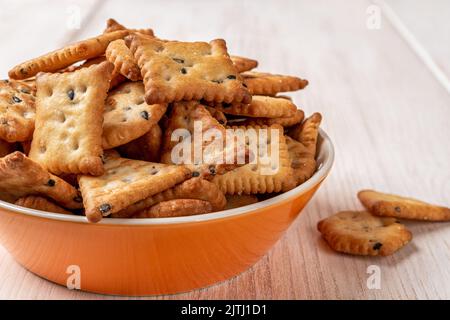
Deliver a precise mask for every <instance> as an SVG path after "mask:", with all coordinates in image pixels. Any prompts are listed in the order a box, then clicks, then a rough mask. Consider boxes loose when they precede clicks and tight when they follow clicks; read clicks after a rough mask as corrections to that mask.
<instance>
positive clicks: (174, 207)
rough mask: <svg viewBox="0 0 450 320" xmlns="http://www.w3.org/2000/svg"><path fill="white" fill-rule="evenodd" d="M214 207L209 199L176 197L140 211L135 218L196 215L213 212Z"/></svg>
mask: <svg viewBox="0 0 450 320" xmlns="http://www.w3.org/2000/svg"><path fill="white" fill-rule="evenodd" d="M211 210H212V207H211V204H210V203H209V202H208V201H203V200H197V199H176V200H169V201H163V202H160V203H158V204H155V205H154V206H153V207H151V208H148V209H146V210H144V211H141V212H138V213H137V214H136V215H135V216H133V218H169V217H183V216H194V215H197V214H204V213H208V212H211Z"/></svg>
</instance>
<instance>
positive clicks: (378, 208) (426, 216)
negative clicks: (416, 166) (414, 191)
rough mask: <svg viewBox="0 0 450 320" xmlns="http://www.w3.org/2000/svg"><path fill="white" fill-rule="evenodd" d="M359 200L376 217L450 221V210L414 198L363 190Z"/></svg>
mask: <svg viewBox="0 0 450 320" xmlns="http://www.w3.org/2000/svg"><path fill="white" fill-rule="evenodd" d="M358 198H359V200H360V201H361V203H362V204H363V205H364V207H366V209H367V210H369V211H370V212H371V213H372V214H374V215H376V216H381V217H394V218H398V219H412V220H427V221H449V220H450V208H447V207H441V206H436V205H432V204H429V203H426V202H423V201H420V200H416V199H413V198H406V197H401V196H397V195H393V194H387V193H381V192H378V191H374V190H362V191H360V192H358Z"/></svg>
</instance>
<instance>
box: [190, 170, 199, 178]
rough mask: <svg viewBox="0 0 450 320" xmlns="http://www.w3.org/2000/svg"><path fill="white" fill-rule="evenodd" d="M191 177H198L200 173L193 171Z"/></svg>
mask: <svg viewBox="0 0 450 320" xmlns="http://www.w3.org/2000/svg"><path fill="white" fill-rule="evenodd" d="M192 176H193V177H199V176H200V172H198V171H194V172H192Z"/></svg>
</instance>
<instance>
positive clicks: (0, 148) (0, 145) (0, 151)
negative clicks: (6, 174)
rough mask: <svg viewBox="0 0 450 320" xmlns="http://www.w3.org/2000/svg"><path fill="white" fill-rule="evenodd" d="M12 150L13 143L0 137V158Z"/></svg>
mask: <svg viewBox="0 0 450 320" xmlns="http://www.w3.org/2000/svg"><path fill="white" fill-rule="evenodd" d="M13 151H14V144H11V143H9V142H6V141H3V140H1V139H0V158H1V157H4V156H6V155H7V154H10V153H11V152H13Z"/></svg>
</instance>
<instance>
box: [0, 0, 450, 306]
mask: <svg viewBox="0 0 450 320" xmlns="http://www.w3.org/2000/svg"><path fill="white" fill-rule="evenodd" d="M47 2H48V1H38V3H39V4H36V7H34V8H35V11H36V12H38V13H39V14H40V13H41V12H42V14H43V15H44V16H43V17H40V15H37V14H32V13H27V14H28V15H29V16H28V17H29V19H28V20H26V21H27V23H28V25H23V24H21V23H19V22H18V21H16V20H15V19H13V16H14V15H13V14H12V13H10V14H9V15H10V16H8V17H7V18H8V19H7V20H3V19H1V18H2V17H4V16H0V21H2V22H1V23H2V28H8V29H9V30H15V31H17V32H19V33H20V34H21V35H24V34H25V33H26V32H27V31H28V30H30V28H32V26H36V28H35V29H33V30H31V31H30V32H32V35H33V36H32V38H33V39H31V40H30V41H29V42H27V41H25V42H24V41H21V37H13V36H12V35H8V36H7V37H8V39H7V40H8V41H2V42H1V43H0V48H1V51H2V57H3V59H2V61H1V62H0V67H1V68H0V70H1V72H2V73H3V74H6V71H7V70H8V68H9V66H12V65H14V64H15V63H17V62H18V61H19V60H21V59H23V58H25V57H27V58H28V57H32V56H34V55H35V54H38V53H41V52H44V51H45V50H48V49H50V48H52V47H54V46H57V45H59V44H61V39H64V37H67V38H70V37H72V38H78V39H81V38H84V37H87V36H91V35H94V34H96V33H98V32H100V30H102V29H103V26H104V21H105V20H106V19H107V18H109V17H115V18H116V19H118V20H119V21H121V22H122V23H124V24H128V25H130V26H131V27H146V26H149V27H152V28H154V29H155V32H156V34H157V35H159V36H161V37H163V38H169V39H181V40H209V39H213V38H216V37H222V38H225V39H226V40H227V43H228V47H229V51H230V52H231V53H233V54H239V55H244V56H248V57H251V58H256V59H257V60H258V61H259V62H260V68H259V69H260V70H261V71H270V72H276V73H285V74H293V75H299V76H301V77H304V78H306V79H308V80H309V81H310V85H309V86H308V87H307V89H306V90H304V91H301V92H297V93H294V94H292V96H293V97H294V99H295V101H296V102H297V103H298V105H299V107H301V108H303V109H304V110H305V111H306V113H307V114H309V113H312V112H314V111H319V112H321V113H322V114H323V116H324V121H323V128H324V129H325V130H326V131H327V132H328V134H329V135H330V137H331V138H332V140H333V142H334V144H335V148H336V153H337V156H336V162H335V166H334V168H333V170H332V173H331V175H330V176H329V178H328V179H327V181H326V182H325V184H324V185H323V187H322V188H321V189H320V190H319V191H318V192H317V194H316V196H315V197H314V198H313V200H312V201H311V202H310V204H309V205H308V206H307V207H306V208H305V210H304V211H303V213H302V215H301V216H300V217H299V219H297V221H296V222H295V223H294V224H293V225H292V226H291V227H290V229H289V230H288V231H287V232H286V234H285V235H284V237H283V238H282V239H281V240H280V241H279V242H278V243H277V245H276V246H275V247H274V248H272V250H271V251H270V252H269V253H268V254H267V255H266V256H265V257H264V258H263V259H262V260H261V261H259V262H258V263H257V264H256V265H255V266H254V267H252V268H251V269H250V270H248V271H246V272H245V273H243V274H241V275H239V276H238V277H235V278H233V279H231V280H229V281H226V282H223V283H220V284H217V285H214V286H211V287H209V288H205V289H202V290H196V291H192V292H188V293H185V294H179V295H172V296H159V297H153V298H157V299H184V298H192V299H254V298H256V299H381V298H387V299H428V298H438V299H439V298H446V299H449V298H450V268H448V263H449V261H450V250H449V249H450V224H449V223H407V225H408V227H410V228H411V230H412V232H413V234H414V239H413V241H412V243H411V244H409V245H408V246H406V247H405V248H404V249H402V250H401V251H399V252H398V253H396V254H395V255H394V256H391V257H387V258H363V257H352V256H345V255H341V254H337V253H334V252H332V251H331V250H330V249H329V248H328V247H327V245H326V244H325V243H324V242H323V241H322V240H321V238H320V235H319V233H318V232H317V231H316V224H317V222H318V221H319V220H320V219H322V218H324V217H326V216H328V215H331V214H333V213H335V212H337V211H339V210H346V209H360V208H362V207H361V205H360V204H359V203H358V201H357V199H356V192H357V191H358V190H360V189H362V188H374V189H379V190H382V191H386V192H394V193H398V194H403V195H409V196H413V197H417V198H419V199H423V200H426V201H429V202H434V203H438V204H441V205H447V206H450V197H449V195H450V183H449V181H450V165H449V160H450V145H449V137H450V126H449V125H448V123H449V119H450V108H449V105H450V97H449V95H448V93H447V92H446V91H445V89H444V88H443V87H442V86H441V85H440V84H439V83H438V82H437V81H436V79H435V78H434V77H433V75H432V74H431V73H430V72H429V70H428V69H427V68H426V66H425V65H424V64H423V63H422V61H421V60H420V59H419V58H418V57H417V56H416V54H415V53H414V52H413V51H411V49H410V47H409V46H408V45H407V44H406V43H405V42H404V41H402V39H401V38H400V35H399V34H398V33H397V32H396V31H395V30H394V28H393V27H392V26H391V25H390V24H389V23H383V24H382V28H381V29H380V30H369V29H367V27H366V19H367V15H366V9H367V7H368V6H369V5H370V4H371V2H370V1H357V0H353V1H339V2H335V1H325V0H320V1H314V2H311V1H297V0H292V1H237V0H236V1H221V2H219V1H214V2H212V1H192V2H189V4H188V3H187V2H186V1H181V0H177V1H171V2H170V3H167V2H165V1H151V2H149V1H143V0H139V1H133V3H132V5H131V4H130V6H129V7H126V8H125V7H124V6H125V4H124V3H123V1H108V2H104V3H103V2H102V3H101V4H96V5H95V7H93V6H92V5H91V4H87V1H86V2H83V1H78V3H79V4H80V7H81V8H82V11H83V16H87V15H88V16H89V17H90V18H89V23H87V24H83V25H82V29H81V30H77V32H76V33H75V34H74V33H73V32H68V31H67V30H66V31H64V30H63V28H62V27H61V28H60V27H59V26H61V25H64V21H61V20H60V18H56V16H57V14H58V13H57V12H56V11H55V12H53V11H45V12H44V10H38V9H37V8H38V7H39V6H41V7H44V4H45V3H47ZM58 3H61V4H58V7H59V8H60V9H61V10H62V8H63V7H64V6H65V5H68V4H69V1H67V2H58ZM70 3H72V1H70ZM408 3H410V7H409V10H414V8H416V10H420V8H421V6H420V5H419V2H412V1H409V2H408ZM92 8H95V9H93V11H91V12H90V9H92ZM23 9H24V8H23V7H20V5H19V4H15V5H14V7H11V8H9V11H11V12H13V13H16V14H17V13H18V12H20V11H21V10H23ZM55 10H56V9H55ZM428 10H439V7H438V6H436V7H433V5H432V4H429V7H428ZM199 12H203V14H201V15H200V16H199ZM1 14H2V15H4V13H3V10H2V13H1ZM399 16H400V17H401V16H402V15H401V13H400V14H399ZM40 19H45V21H44V22H42V23H38V21H40ZM58 19H59V20H58ZM434 23H441V24H442V25H441V26H436V28H440V27H442V28H448V27H449V22H448V19H445V20H441V21H440V22H438V21H434ZM2 30H3V29H2ZM413 31H414V30H413ZM415 32H418V33H419V32H424V35H425V37H428V36H429V35H430V34H429V33H430V32H431V31H429V30H428V31H427V30H422V31H417V30H415ZM419 38H423V37H422V36H421V37H419ZM72 40H75V39H72ZM427 40H428V41H430V42H431V44H429V45H427V46H426V47H428V48H437V49H436V50H438V51H439V52H440V51H442V52H448V50H450V47H449V46H450V44H449V43H448V41H446V39H442V38H439V37H438V36H437V35H436V34H435V35H433V37H430V38H429V39H427ZM447 40H448V39H447ZM436 57H437V55H436ZM446 57H448V55H447V56H445V57H444V58H446ZM436 59H438V58H436ZM444 60H445V59H444ZM447 60H448V59H447ZM370 265H377V266H379V267H380V268H381V289H372V290H371V289H368V288H367V286H366V281H367V277H368V274H367V273H366V270H367V267H368V266H370ZM0 297H1V298H10V299H17V298H29V299H103V298H115V299H121V297H109V296H108V297H105V296H101V295H95V294H89V293H84V292H78V291H69V290H67V289H66V288H63V287H60V286H57V285H54V284H51V283H49V282H47V281H45V280H43V279H40V278H39V277H36V276H34V275H32V274H31V273H29V272H27V271H25V270H24V269H23V268H21V267H20V266H19V265H17V263H16V262H14V261H13V260H12V258H11V257H10V256H9V255H8V254H7V252H5V250H4V249H2V248H1V247H0Z"/></svg>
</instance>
